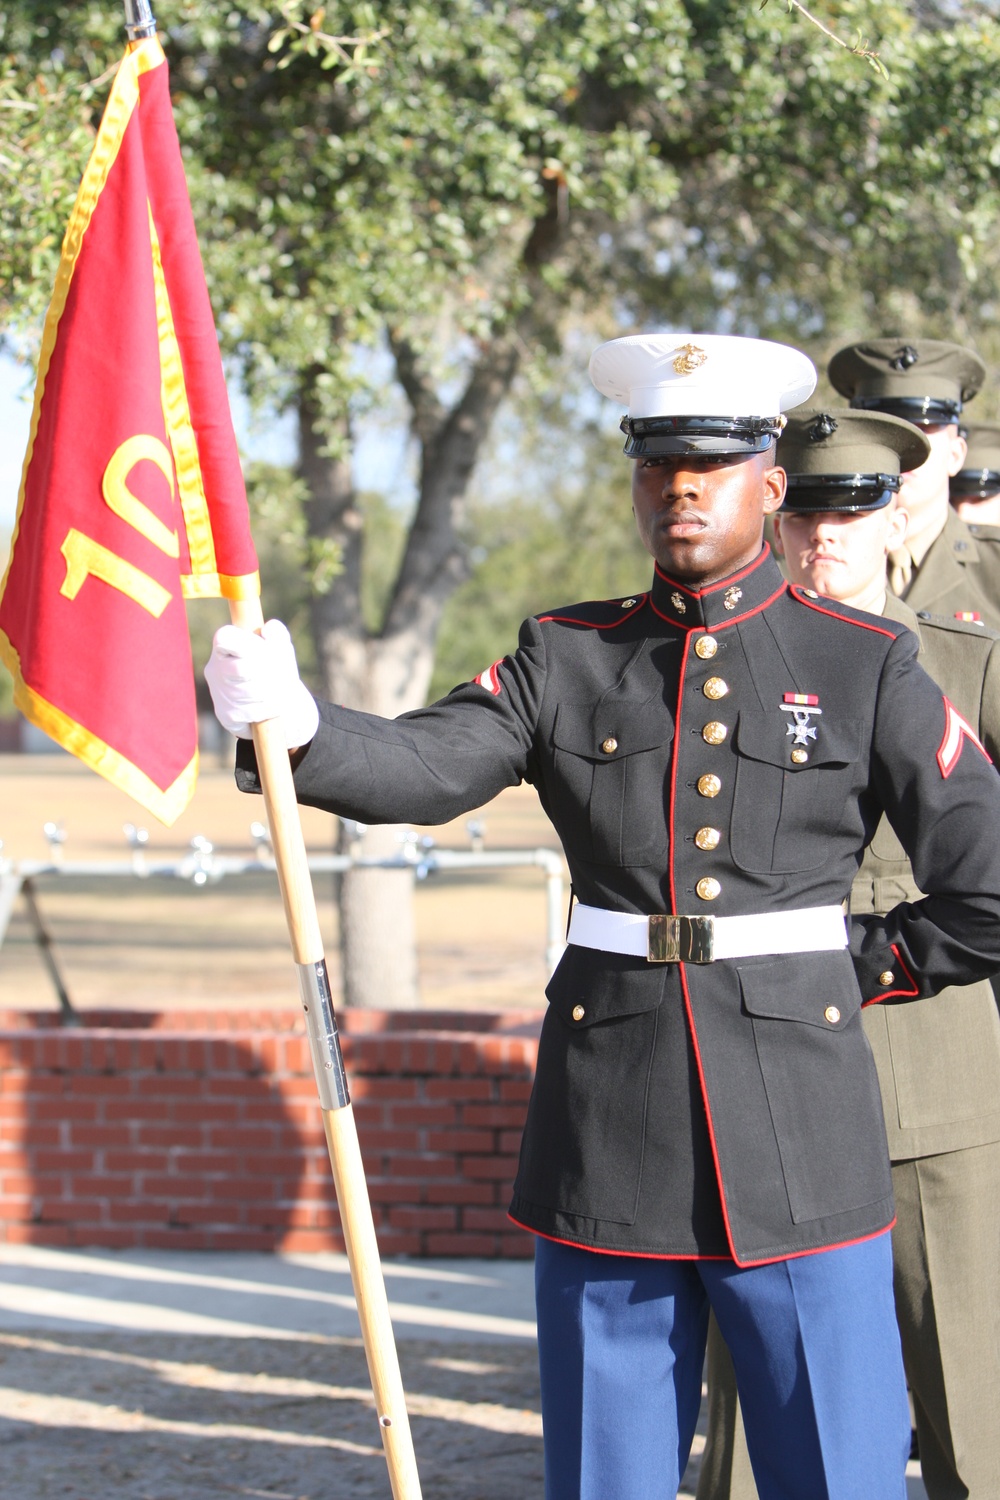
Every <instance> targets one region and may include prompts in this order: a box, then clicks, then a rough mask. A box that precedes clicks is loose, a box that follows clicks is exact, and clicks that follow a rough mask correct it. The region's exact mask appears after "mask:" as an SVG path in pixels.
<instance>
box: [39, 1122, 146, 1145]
mask: <svg viewBox="0 0 1000 1500" xmlns="http://www.w3.org/2000/svg"><path fill="white" fill-rule="evenodd" d="M140 1129H142V1128H141V1127H140ZM142 1134H143V1135H144V1134H145V1132H144V1130H142ZM36 1137H37V1130H36V1128H35V1127H32V1131H31V1138H32V1140H33V1141H34V1140H35V1139H36ZM133 1138H134V1137H133V1132H132V1131H130V1130H129V1129H128V1128H127V1127H126V1126H124V1125H122V1124H118V1125H89V1124H76V1123H75V1122H74V1123H73V1125H72V1127H71V1130H70V1140H71V1142H72V1144H73V1145H74V1146H81V1147H91V1148H92V1149H95V1150H100V1149H101V1148H102V1147H107V1146H111V1147H114V1146H125V1145H128V1144H130V1143H131V1141H132V1140H133Z"/></svg>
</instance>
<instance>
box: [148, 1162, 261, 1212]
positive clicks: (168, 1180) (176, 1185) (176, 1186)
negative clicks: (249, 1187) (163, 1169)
mask: <svg viewBox="0 0 1000 1500" xmlns="http://www.w3.org/2000/svg"><path fill="white" fill-rule="evenodd" d="M244 1186H245V1185H244ZM219 1188H220V1183H218V1182H213V1181H212V1180H211V1179H210V1178H208V1177H199V1176H198V1175H197V1173H189V1174H188V1175H187V1176H186V1177H174V1176H172V1175H171V1174H170V1173H169V1172H168V1173H165V1174H163V1175H161V1176H157V1175H155V1174H154V1173H152V1172H150V1173H144V1174H143V1175H141V1176H140V1177H139V1178H138V1179H137V1183H136V1194H137V1196H139V1197H142V1198H144V1199H146V1200H147V1202H149V1203H152V1202H153V1201H154V1200H159V1201H160V1202H163V1201H166V1202H170V1201H171V1200H172V1199H174V1198H209V1197H211V1195H212V1194H213V1193H216V1192H217V1191H218V1190H219ZM159 1212H160V1210H159V1208H157V1210H156V1213H159ZM150 1217H154V1215H153V1214H151V1215H150Z"/></svg>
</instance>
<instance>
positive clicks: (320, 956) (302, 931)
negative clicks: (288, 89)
mask: <svg viewBox="0 0 1000 1500" xmlns="http://www.w3.org/2000/svg"><path fill="white" fill-rule="evenodd" d="M124 5H125V29H126V31H127V33H128V39H129V41H130V42H131V43H133V44H135V43H138V42H141V41H143V40H144V39H146V38H148V37H154V36H155V35H156V22H155V20H154V18H153V14H152V10H151V9H150V4H149V0H124ZM230 613H231V616H232V620H233V624H234V625H239V626H241V627H242V628H243V629H245V630H255V631H256V630H259V629H260V627H261V626H262V625H263V623H264V617H263V612H262V610H261V605H260V600H259V598H246V599H231V600H230ZM253 738H254V747H255V749H256V752H257V765H258V769H259V772H260V782H261V789H262V791H263V793H264V804H265V807H266V809H267V819H268V824H269V826H270V832H271V842H272V846H273V849H274V860H275V866H276V868H277V873H278V882H279V885H280V887H281V895H282V900H283V902H284V907H285V918H286V921H287V924H288V933H289V939H290V942H291V947H292V954H293V957H294V960H295V965H296V968H297V971H298V977H299V989H300V993H301V998H302V1006H303V1010H304V1013H305V1018H306V1029H307V1032H308V1036H309V1048H310V1052H311V1054H312V1060H313V1068H314V1070H315V1074H316V1082H317V1087H318V1090H319V1101H320V1106H321V1108H322V1111H323V1124H324V1129H325V1132H326V1139H327V1145H328V1147H329V1152H330V1163H331V1166H332V1168H333V1180H334V1186H335V1188H336V1193H337V1206H338V1208H339V1210H340V1220H341V1226H342V1228H343V1232H344V1241H345V1244H346V1247H347V1256H348V1260H349V1261H350V1267H351V1280H352V1283H353V1286H354V1296H355V1301H356V1302H357V1307H358V1317H359V1319H360V1322H361V1335H362V1339H363V1341H364V1346H365V1355H366V1357H367V1360H368V1371H369V1375H370V1377H371V1384H372V1391H373V1392H374V1396H375V1407H376V1412H377V1415H378V1422H379V1428H380V1430H381V1434H382V1446H383V1448H384V1450H385V1457H386V1463H387V1465H388V1470H389V1481H390V1484H391V1486H392V1494H393V1500H420V1479H419V1476H418V1474H417V1464H416V1457H415V1455H414V1451H413V1439H412V1437H411V1434H410V1423H409V1418H408V1416H407V1412H406V1400H405V1396H404V1393H403V1381H402V1376H401V1375H400V1370H399V1359H398V1356H397V1353H396V1345H395V1341H394V1338H393V1332H392V1322H391V1319H390V1317H389V1303H388V1299H387V1297H386V1291H385V1281H384V1279H383V1276H382V1266H381V1262H380V1260H379V1252H378V1242H377V1240H376V1238H375V1225H374V1221H373V1219H372V1211H371V1202H370V1199H369V1196H368V1185H367V1183H366V1181H365V1174H364V1167H363V1164H362V1161H361V1149H360V1146H359V1143H358V1134H357V1127H356V1124H355V1120H354V1111H353V1109H352V1108H351V1102H350V1096H349V1093H348V1088H347V1077H346V1073H345V1069H344V1059H343V1054H342V1052H341V1048H340V1038H339V1036H338V1034H337V1022H336V1018H335V1016H334V1012H333V1004H332V1000H331V996H330V986H329V982H328V979H327V972H326V958H325V955H324V952H323V940H322V935H321V933H320V926H319V918H318V915H317V912H316V898H315V895H314V892H313V888H312V878H311V876H310V873H309V864H308V858H307V855H306V847H305V839H304V837H303V834H302V823H301V820H300V817H299V808H298V802H297V800H296V797H295V785H294V782H293V780H292V770H291V762H290V761H289V757H288V751H287V749H286V748H285V742H284V736H283V735H282V733H281V726H280V723H279V721H278V720H275V719H271V720H268V721H267V722H265V723H263V724H255V725H254V729H253Z"/></svg>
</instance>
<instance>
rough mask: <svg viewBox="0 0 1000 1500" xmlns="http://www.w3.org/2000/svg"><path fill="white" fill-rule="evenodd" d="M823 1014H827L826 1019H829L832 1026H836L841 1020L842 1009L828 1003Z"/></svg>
mask: <svg viewBox="0 0 1000 1500" xmlns="http://www.w3.org/2000/svg"><path fill="white" fill-rule="evenodd" d="M823 1014H824V1016H826V1019H827V1020H828V1021H829V1023H830V1025H831V1026H836V1024H837V1022H838V1021H839V1020H840V1011H839V1010H838V1009H837V1007H836V1006H835V1005H828V1006H827V1007H826V1010H825V1011H824V1012H823Z"/></svg>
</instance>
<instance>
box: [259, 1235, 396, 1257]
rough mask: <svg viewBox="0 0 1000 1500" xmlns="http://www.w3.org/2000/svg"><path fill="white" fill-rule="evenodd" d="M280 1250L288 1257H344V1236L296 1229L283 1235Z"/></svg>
mask: <svg viewBox="0 0 1000 1500" xmlns="http://www.w3.org/2000/svg"><path fill="white" fill-rule="evenodd" d="M414 1240H415V1243H416V1245H417V1247H418V1248H419V1240H418V1239H416V1236H414ZM278 1248H279V1249H280V1250H281V1251H282V1252H283V1253H284V1254H286V1255H312V1254H320V1253H330V1254H334V1255H343V1253H344V1236H343V1235H342V1234H337V1233H336V1232H334V1231H331V1230H328V1229H324V1230H310V1229H294V1230H290V1231H289V1232H288V1234H283V1235H282V1236H281V1238H280V1240H279V1241H278ZM399 1253H400V1254H406V1253H409V1254H416V1250H410V1251H409V1252H405V1251H400V1252H399Z"/></svg>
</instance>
